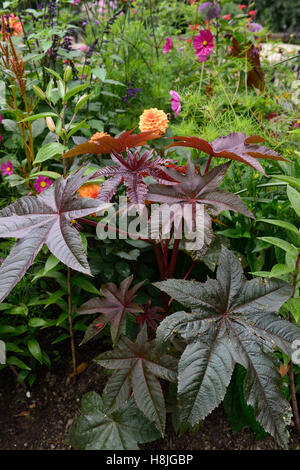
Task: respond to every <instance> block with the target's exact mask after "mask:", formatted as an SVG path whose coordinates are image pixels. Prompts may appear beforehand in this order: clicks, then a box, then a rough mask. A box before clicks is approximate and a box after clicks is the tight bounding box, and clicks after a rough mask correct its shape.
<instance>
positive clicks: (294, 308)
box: [285, 297, 300, 323]
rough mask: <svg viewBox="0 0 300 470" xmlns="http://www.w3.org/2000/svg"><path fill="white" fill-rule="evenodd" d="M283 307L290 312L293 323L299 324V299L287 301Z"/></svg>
mask: <svg viewBox="0 0 300 470" xmlns="http://www.w3.org/2000/svg"><path fill="white" fill-rule="evenodd" d="M285 306H286V307H287V308H288V309H289V310H290V311H291V313H292V315H293V317H294V319H295V322H297V323H298V322H299V320H300V298H299V297H297V298H296V299H289V300H288V301H287V302H286V303H285Z"/></svg>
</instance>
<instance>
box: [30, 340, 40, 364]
mask: <svg viewBox="0 0 300 470" xmlns="http://www.w3.org/2000/svg"><path fill="white" fill-rule="evenodd" d="M27 346H28V349H29V351H30V353H31V354H32V356H33V357H34V358H35V359H37V360H38V361H39V362H40V363H42V362H43V355H42V351H41V348H40V345H39V343H38V341H37V340H36V339H35V338H31V339H29V340H28V342H27Z"/></svg>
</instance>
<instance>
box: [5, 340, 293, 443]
mask: <svg viewBox="0 0 300 470" xmlns="http://www.w3.org/2000/svg"><path fill="white" fill-rule="evenodd" d="M101 341H102V344H101V349H102V351H105V350H108V349H110V343H109V341H108V340H107V344H106V343H105V341H106V340H101ZM79 342H80V338H78V343H79ZM64 347H65V348H67V347H68V344H67V343H65V345H64ZM102 351H101V350H99V342H97V341H92V342H90V343H88V344H86V345H84V346H82V347H80V348H78V357H77V359H78V364H81V369H84V370H83V371H82V372H81V373H80V374H79V375H78V376H77V380H76V383H74V381H73V379H72V377H70V374H71V372H72V367H71V357H70V356H69V355H68V353H67V352H66V351H62V352H61V356H62V358H63V359H60V361H59V362H58V363H57V364H56V365H53V366H52V369H51V370H50V371H49V370H48V369H46V370H45V369H41V370H40V371H39V373H38V379H37V381H36V382H35V383H34V384H33V386H32V387H31V388H29V387H28V386H26V387H24V388H23V387H22V386H21V385H17V384H16V378H15V376H14V374H13V373H12V371H11V370H9V369H7V370H5V371H4V372H1V386H0V450H24V449H30V450H56V449H59V450H68V449H70V447H69V446H67V445H66V444H64V439H65V437H66V435H67V433H68V430H69V429H70V427H71V425H72V422H73V420H74V418H75V416H76V415H78V414H79V413H80V401H81V397H82V395H83V394H84V393H86V392H88V391H97V392H98V393H101V392H102V390H103V387H104V385H105V382H106V380H107V376H106V375H105V370H104V369H103V368H102V367H100V366H99V365H97V364H96V363H95V362H93V359H94V358H95V357H96V356H97V355H98V354H100V353H101V352H102ZM289 430H290V433H291V439H290V449H300V439H299V438H297V437H296V435H295V433H294V428H293V426H291V427H290V429H289ZM140 447H141V448H143V449H145V450H265V449H267V450H278V449H279V448H278V446H277V444H276V442H275V441H274V439H273V438H271V437H267V438H265V439H263V440H256V439H255V435H254V433H253V432H252V431H251V430H250V429H244V430H242V431H239V432H237V433H236V434H234V435H233V434H232V431H231V427H230V424H229V422H228V421H227V419H226V416H225V413H224V410H223V408H222V406H220V407H219V408H217V409H216V410H215V411H214V412H212V413H211V414H210V415H209V416H208V417H207V418H206V419H205V421H204V422H203V423H202V424H201V425H200V427H199V431H198V432H197V433H196V434H194V435H191V434H189V433H187V434H184V435H183V436H181V437H178V436H176V434H175V432H174V430H173V427H172V425H171V424H170V423H169V424H168V425H167V433H166V437H165V438H164V439H159V440H157V441H155V442H152V443H149V444H145V445H143V446H140Z"/></svg>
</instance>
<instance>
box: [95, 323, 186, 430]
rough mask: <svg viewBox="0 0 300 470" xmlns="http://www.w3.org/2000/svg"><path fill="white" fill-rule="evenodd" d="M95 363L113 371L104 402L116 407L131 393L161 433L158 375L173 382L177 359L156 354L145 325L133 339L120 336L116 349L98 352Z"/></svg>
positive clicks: (162, 402)
mask: <svg viewBox="0 0 300 470" xmlns="http://www.w3.org/2000/svg"><path fill="white" fill-rule="evenodd" d="M96 362H97V363H98V364H100V365H101V366H102V367H105V368H107V369H110V370H114V372H113V374H112V375H111V376H110V379H109V381H108V382H107V384H106V386H105V389H104V397H105V403H106V405H107V406H109V407H110V409H115V408H119V407H120V406H121V405H122V404H123V403H124V402H125V401H126V400H128V398H129V397H130V396H133V397H134V400H135V402H136V405H137V407H138V408H139V409H140V410H141V411H142V413H143V414H144V415H145V416H146V417H147V418H148V419H149V421H150V422H152V423H154V424H155V426H156V427H157V429H158V430H159V432H160V433H161V434H162V435H163V434H164V429H165V422H166V408H165V400H164V395H163V391H162V388H161V385H160V382H159V380H158V379H159V378H162V379H164V380H168V381H170V382H176V368H177V360H176V359H175V358H174V357H172V356H170V355H168V354H159V353H158V352H157V351H156V349H155V347H154V344H153V343H152V342H150V341H149V340H148V336H147V328H146V326H144V327H143V328H142V329H141V331H140V333H139V334H138V336H137V338H136V341H135V342H132V341H131V340H130V339H129V338H128V337H127V336H122V338H120V341H119V342H118V345H117V347H116V348H114V349H113V350H112V351H107V352H105V353H102V354H100V356H99V357H98V358H97V359H96Z"/></svg>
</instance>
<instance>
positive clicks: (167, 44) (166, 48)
mask: <svg viewBox="0 0 300 470" xmlns="http://www.w3.org/2000/svg"><path fill="white" fill-rule="evenodd" d="M172 47H173V41H172V39H171V38H167V39H166V42H165V44H164V48H163V53H164V54H167V53H168V52H170V50H171V49H172Z"/></svg>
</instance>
